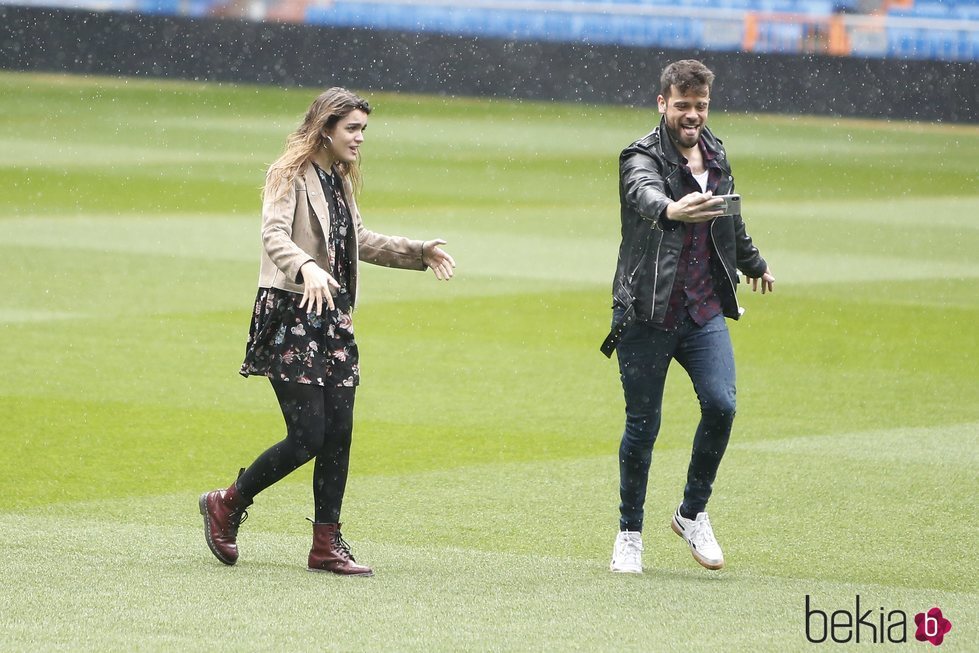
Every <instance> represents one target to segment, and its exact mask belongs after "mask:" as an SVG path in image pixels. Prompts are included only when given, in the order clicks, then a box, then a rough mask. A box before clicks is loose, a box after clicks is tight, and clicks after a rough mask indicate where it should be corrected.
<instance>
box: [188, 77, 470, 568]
mask: <svg viewBox="0 0 979 653" xmlns="http://www.w3.org/2000/svg"><path fill="white" fill-rule="evenodd" d="M370 112H371V108H370V105H368V103H367V102H366V101H365V100H364V99H362V98H360V97H357V96H356V95H354V94H353V93H351V92H349V91H347V90H345V89H342V88H331V89H329V90H328V91H326V92H325V93H323V94H321V95H320V96H319V97H318V98H316V100H315V101H314V102H313V104H312V105H310V107H309V110H308V111H307V112H306V118H305V120H303V123H302V125H300V126H299V128H298V129H297V130H296V131H295V132H293V133H292V134H291V135H290V136H289V138H288V140H287V142H286V148H285V152H284V153H283V154H282V156H280V157H279V158H278V160H277V161H276V162H275V163H273V164H272V166H271V167H270V168H269V172H268V176H267V178H266V182H265V189H264V191H263V207H262V241H263V243H264V246H265V247H264V252H263V254H262V262H261V268H260V274H259V283H258V286H259V288H258V296H257V297H256V299H255V310H254V313H253V315H252V322H251V328H250V330H249V336H248V345H247V348H246V352H245V361H244V363H242V366H241V374H242V376H250V375H258V376H265V377H268V378H269V380H270V381H271V383H272V388H273V390H274V391H275V395H276V398H277V399H278V401H279V406H280V408H281V409H282V415H283V417H284V418H285V422H286V432H287V435H286V438H285V439H284V440H282V441H281V442H279V443H277V444H275V445H273V446H272V447H271V448H269V449H268V450H267V451H265V452H264V453H263V454H261V455H260V456H259V457H258V458H257V459H256V460H255V462H253V463H252V464H251V466H250V467H248V468H247V469H243V470H242V471H240V472H239V474H238V479H237V481H235V482H234V483H232V484H231V485H230V486H229V487H228V489H227V490H215V491H213V492H207V493H205V494H203V495H201V497H200V501H199V507H200V511H201V514H202V515H203V516H204V535H205V538H206V540H207V545H208V547H209V548H210V549H211V552H212V553H213V554H214V555H215V556H216V557H217V559H218V560H220V561H221V562H223V563H224V564H226V565H233V564H235V562H237V560H238V545H237V535H238V526H239V524H240V523H241V522H242V521H244V519H245V517H246V516H247V513H246V512H245V508H247V507H248V506H249V505H251V503H252V500H253V499H254V497H255V496H256V495H257V494H258V493H259V492H261V491H262V490H264V489H265V488H267V487H269V486H270V485H272V484H273V483H275V482H277V481H279V480H280V479H282V478H284V477H285V476H286V475H288V474H289V473H291V472H292V471H293V470H295V469H296V468H298V467H300V466H301V465H303V464H305V463H307V462H309V461H310V460H312V459H313V458H315V459H316V462H315V468H314V471H313V501H314V506H315V521H314V522H313V546H312V549H311V550H310V552H309V569H310V570H311V571H326V572H332V573H335V574H343V575H360V576H371V575H373V572H372V570H371V569H370V567H367V566H364V565H361V564H358V563H357V562H356V561H355V560H354V557H353V555H351V553H350V547H349V546H348V545H347V543H346V542H344V540H343V538H342V537H341V536H340V506H341V503H342V501H343V492H344V488H345V487H346V482H347V468H348V462H349V457H350V438H351V433H352V430H353V409H354V394H355V392H356V389H357V385H358V383H359V382H360V371H359V367H358V352H357V344H356V343H355V342H354V333H353V325H352V323H351V313H352V311H353V307H354V304H355V302H356V298H357V278H358V274H357V266H358V263H359V262H360V261H361V260H364V261H366V262H368V263H374V264H376V265H384V266H388V267H398V268H406V269H412V270H424V269H426V268H431V269H432V271H433V272H434V273H435V276H436V278H438V279H440V280H447V279H449V278H451V277H452V268H454V267H455V261H453V260H452V257H451V256H449V255H448V254H447V253H446V252H444V251H443V250H442V249H441V248H440V247H439V245H443V244H445V241H444V240H429V241H425V242H422V241H418V240H409V239H407V238H400V237H392V236H383V235H381V234H377V233H374V232H372V231H368V230H367V229H366V228H365V227H364V225H363V223H362V222H361V218H360V214H359V212H358V211H357V204H356V202H355V201H354V189H359V186H360V171H359V167H358V161H359V152H360V146H361V145H362V144H363V142H364V130H365V129H366V128H367V116H368V114H370Z"/></svg>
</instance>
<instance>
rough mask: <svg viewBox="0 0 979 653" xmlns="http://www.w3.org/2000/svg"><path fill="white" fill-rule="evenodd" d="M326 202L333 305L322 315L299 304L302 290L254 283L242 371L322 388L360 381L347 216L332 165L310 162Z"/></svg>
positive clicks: (340, 182)
mask: <svg viewBox="0 0 979 653" xmlns="http://www.w3.org/2000/svg"><path fill="white" fill-rule="evenodd" d="M316 172H317V174H318V175H319V178H320V183H321V184H322V185H323V191H324V195H326V197H327V201H328V202H329V205H330V233H329V236H328V237H327V248H328V250H329V253H330V261H331V268H332V269H330V270H329V273H330V276H332V277H333V278H334V279H336V280H337V283H339V284H340V289H339V290H338V291H337V294H336V296H335V297H334V298H333V303H334V306H335V307H336V308H334V309H333V310H330V309H329V308H328V307H327V306H326V305H325V304H324V306H323V313H322V315H316V314H315V313H308V312H307V311H306V309H305V308H300V307H299V302H300V301H301V300H302V295H300V294H297V293H294V292H289V291H288V290H281V289H279V288H259V289H258V295H257V296H256V297H255V308H254V311H253V312H252V321H251V327H250V328H249V331H248V344H247V346H246V348H245V361H244V362H243V363H242V365H241V370H240V372H239V373H240V374H241V375H242V376H252V375H256V376H267V377H269V378H270V379H278V380H280V381H288V382H294V383H308V384H311V385H319V386H323V387H340V386H344V387H352V386H356V385H359V383H360V356H359V353H358V351H357V343H356V342H354V327H353V321H352V319H351V311H352V302H351V296H350V288H349V284H350V254H351V252H352V248H353V244H352V242H351V241H350V240H349V239H350V238H351V237H354V234H353V221H352V220H351V218H350V211H349V210H348V208H347V203H346V201H345V200H344V198H343V189H342V181H341V178H340V174H339V172H338V171H337V170H335V169H334V170H332V171H331V173H332V174H331V173H326V172H324V171H323V170H321V169H320V168H319V166H316Z"/></svg>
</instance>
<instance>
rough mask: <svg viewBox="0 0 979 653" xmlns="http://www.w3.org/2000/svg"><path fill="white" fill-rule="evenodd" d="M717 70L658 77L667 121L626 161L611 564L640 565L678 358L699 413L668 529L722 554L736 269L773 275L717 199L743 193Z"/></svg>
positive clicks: (610, 343) (617, 294)
mask: <svg viewBox="0 0 979 653" xmlns="http://www.w3.org/2000/svg"><path fill="white" fill-rule="evenodd" d="M713 81H714V74H713V73H712V72H711V71H710V70H709V69H708V68H707V67H706V66H704V64H702V63H700V62H699V61H693V60H683V61H677V62H674V63H671V64H670V65H669V66H667V67H666V69H665V70H664V71H663V74H662V76H661V78H660V95H659V96H658V98H657V104H658V107H659V112H660V114H662V118H661V120H660V124H659V127H657V128H656V129H654V130H653V131H652V132H651V133H650V134H649V135H647V136H645V137H644V138H642V139H640V140H638V141H636V142H635V143H633V144H632V145H630V146H629V147H628V148H626V149H625V150H624V151H623V152H622V154H621V156H620V158H619V199H620V203H621V216H622V244H621V246H620V248H619V260H618V265H617V268H616V272H615V281H614V283H613V286H612V294H613V321H612V331H611V333H609V336H608V338H606V340H605V342H604V343H603V345H602V351H603V352H604V353H605V355H606V356H611V355H612V352H613V351H617V353H618V360H619V372H620V374H621V378H622V388H623V390H624V392H625V403H626V423H625V432H624V433H623V434H622V444H621V446H620V448H619V493H620V496H621V505H620V506H619V511H620V520H619V531H620V532H619V534H618V536H617V537H616V540H615V547H614V549H613V552H612V562H611V565H610V568H611V570H612V571H614V572H624V573H642V527H643V504H644V503H645V500H646V481H647V478H648V476H649V465H650V462H651V460H652V450H653V443H654V442H655V441H656V436H657V434H658V432H659V427H660V410H661V407H662V400H663V387H664V384H665V382H666V372H667V369H668V368H669V365H670V361H671V360H676V361H677V362H678V363H680V365H682V366H683V368H684V369H685V370H686V372H687V374H689V375H690V379H691V381H693V386H694V389H695V391H696V393H697V398H698V399H699V400H700V411H701V419H700V424H699V425H698V426H697V431H696V434H695V435H694V440H693V452H692V454H691V456H690V466H689V469H688V471H687V483H686V487H685V488H684V491H683V502H682V503H681V504H680V506H679V507H678V508H677V510H676V512H675V513H674V515H673V519H672V522H671V526H672V528H673V530H674V531H675V532H676V533H677V535H679V536H680V537H682V538H683V539H684V540H685V541H686V542H687V544H688V545H689V547H690V551H691V552H692V553H693V557H694V558H695V559H696V560H697V562H699V563H700V564H701V565H703V566H704V567H707V568H708V569H720V568H721V567H723V566H724V555H723V554H722V552H721V547H720V546H719V545H718V543H717V540H716V539H715V537H714V532H713V529H712V528H711V524H710V520H709V519H708V517H707V512H706V508H707V501H708V499H709V498H710V494H711V488H712V486H713V483H714V478H715V476H716V475H717V468H718V466H719V465H720V462H721V457H722V456H723V455H724V450H725V448H726V447H727V442H728V438H729V436H730V433H731V424H732V422H733V420H734V409H735V400H734V397H735V387H734V352H733V350H732V348H731V338H730V335H729V334H728V330H727V325H726V324H725V321H724V320H725V317H729V318H731V319H738V317H739V316H740V314H741V313H742V309H741V308H740V307H739V306H738V301H737V298H736V296H735V286H736V284H737V283H738V270H741V271H742V272H743V273H744V274H745V276H746V277H747V278H750V279H751V280H752V281H751V285H752V290H757V289H758V286H759V283H760V285H761V291H762V293H765V292H766V291H771V290H772V289H773V285H774V283H775V278H774V277H773V276H772V274H771V272H770V271H769V269H768V264H767V263H766V262H765V260H764V259H763V258H762V257H761V256H760V255H759V253H758V250H757V249H756V248H755V246H754V245H753V244H752V242H751V237H750V236H748V234H747V233H746V232H745V227H744V222H742V220H741V216H740V214H738V213H733V214H729V213H728V212H726V211H725V210H723V209H722V208H721V207H722V205H724V204H725V201H724V199H722V198H720V197H717V196H719V195H725V194H733V193H734V177H733V176H732V175H731V167H730V164H729V163H728V160H727V155H726V153H725V150H724V147H723V144H722V143H721V141H720V140H719V139H718V138H717V137H715V136H714V135H713V134H712V133H711V131H710V130H709V129H708V128H707V113H708V108H709V105H710V89H711V84H712V82H713Z"/></svg>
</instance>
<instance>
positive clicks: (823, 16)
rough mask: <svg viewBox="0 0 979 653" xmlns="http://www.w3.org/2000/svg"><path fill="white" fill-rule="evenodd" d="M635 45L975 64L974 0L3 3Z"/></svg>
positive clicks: (978, 45)
mask: <svg viewBox="0 0 979 653" xmlns="http://www.w3.org/2000/svg"><path fill="white" fill-rule="evenodd" d="M3 3H6V4H21V5H24V4H27V5H50V6H70V7H73V8H86V9H92V10H98V11H138V12H143V13H148V14H167V15H178V16H191V17H203V16H211V17H234V18H243V19H251V20H272V21H287V22H305V23H309V24H314V25H329V26H342V27H357V28H365V29H384V30H397V31H401V32H438V33H444V34H457V35H464V36H483V37H496V38H505V39H516V40H537V41H561V42H584V43H593V44H619V45H626V46H639V47H661V48H688V49H698V50H721V51H725V50H727V51H747V52H759V53H785V54H826V55H834V56H858V57H877V58H882V57H886V58H898V59H938V60H946V61H976V60H979V0H941V1H937V0H711V1H705V0H523V1H520V0H467V1H466V2H459V1H458V0H0V4H3Z"/></svg>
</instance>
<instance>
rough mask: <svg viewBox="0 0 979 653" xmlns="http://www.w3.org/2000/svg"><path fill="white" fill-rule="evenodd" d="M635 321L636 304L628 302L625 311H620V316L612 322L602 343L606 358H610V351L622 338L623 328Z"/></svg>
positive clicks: (613, 349)
mask: <svg viewBox="0 0 979 653" xmlns="http://www.w3.org/2000/svg"><path fill="white" fill-rule="evenodd" d="M635 321H636V305H635V302H630V303H629V305H628V306H626V308H625V311H623V312H622V317H620V318H619V319H618V320H616V321H615V322H614V323H613V324H612V330H611V331H609V333H608V336H607V337H606V338H605V342H603V343H602V347H601V349H602V353H603V354H605V356H606V357H607V358H612V352H613V351H615V348H616V347H617V346H618V344H619V341H620V340H622V336H623V334H625V330H626V329H628V328H629V326H630V325H631V324H632V323H633V322H635Z"/></svg>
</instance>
